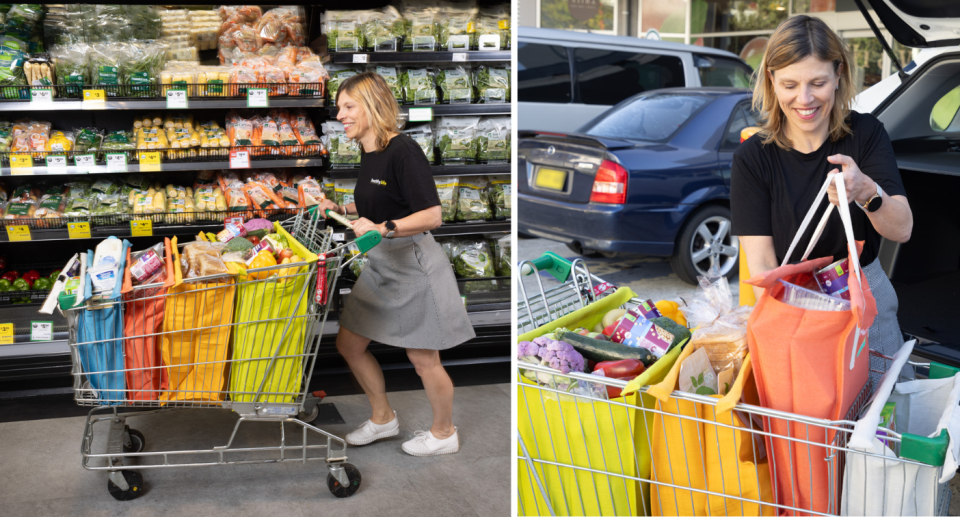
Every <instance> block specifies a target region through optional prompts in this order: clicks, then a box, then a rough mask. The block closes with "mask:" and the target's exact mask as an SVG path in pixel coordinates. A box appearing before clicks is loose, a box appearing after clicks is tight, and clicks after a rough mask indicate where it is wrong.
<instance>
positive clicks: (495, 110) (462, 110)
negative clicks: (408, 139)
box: [326, 102, 510, 118]
mask: <svg viewBox="0 0 960 517" xmlns="http://www.w3.org/2000/svg"><path fill="white" fill-rule="evenodd" d="M410 108H432V109H433V116H434V118H436V117H450V116H471V115H472V116H480V115H484V116H486V115H503V116H510V103H509V102H499V103H490V104H425V105H421V106H414V105H403V106H400V113H401V116H402V117H408V116H409V112H410ZM326 110H327V114H328V115H329V116H330V117H331V118H335V117H336V116H337V111H338V109H337V107H336V106H333V105H332V103H331V106H328V107H327V108H326Z"/></svg>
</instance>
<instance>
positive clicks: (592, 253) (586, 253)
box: [566, 242, 600, 258]
mask: <svg viewBox="0 0 960 517" xmlns="http://www.w3.org/2000/svg"><path fill="white" fill-rule="evenodd" d="M566 244H567V249H569V250H570V251H572V252H574V253H576V254H577V255H582V256H583V257H585V258H597V257H599V256H600V252H599V251H597V250H592V249H590V248H584V247H583V246H581V245H580V243H578V242H573V243H571V242H568V243H566Z"/></svg>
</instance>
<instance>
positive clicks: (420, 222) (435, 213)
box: [393, 206, 443, 237]
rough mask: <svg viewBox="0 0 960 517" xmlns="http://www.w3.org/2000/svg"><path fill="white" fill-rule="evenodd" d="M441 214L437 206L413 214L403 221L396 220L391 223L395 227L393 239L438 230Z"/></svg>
mask: <svg viewBox="0 0 960 517" xmlns="http://www.w3.org/2000/svg"><path fill="white" fill-rule="evenodd" d="M442 216H443V212H442V211H441V210H440V207H439V206H434V207H430V208H428V209H426V210H421V211H419V212H414V213H412V214H410V215H408V216H406V217H404V218H403V219H397V220H395V221H394V222H393V223H394V224H396V225H397V229H396V230H395V231H394V233H393V236H394V237H410V236H411V235H416V234H418V233H423V232H428V231H430V230H433V229H436V228H439V227H440V225H441V224H442V223H443V218H442Z"/></svg>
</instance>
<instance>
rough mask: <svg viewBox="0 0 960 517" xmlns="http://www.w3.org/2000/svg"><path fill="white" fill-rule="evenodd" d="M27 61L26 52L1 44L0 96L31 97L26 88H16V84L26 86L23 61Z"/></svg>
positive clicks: (6, 97) (10, 97) (5, 97)
mask: <svg viewBox="0 0 960 517" xmlns="http://www.w3.org/2000/svg"><path fill="white" fill-rule="evenodd" d="M25 61H26V57H25V56H24V53H23V52H21V51H19V50H15V49H11V48H7V47H6V46H0V96H2V97H3V98H4V99H21V100H26V99H27V98H29V96H28V90H27V89H26V88H16V86H25V85H26V84H27V78H26V76H25V75H24V73H23V63H24V62H25Z"/></svg>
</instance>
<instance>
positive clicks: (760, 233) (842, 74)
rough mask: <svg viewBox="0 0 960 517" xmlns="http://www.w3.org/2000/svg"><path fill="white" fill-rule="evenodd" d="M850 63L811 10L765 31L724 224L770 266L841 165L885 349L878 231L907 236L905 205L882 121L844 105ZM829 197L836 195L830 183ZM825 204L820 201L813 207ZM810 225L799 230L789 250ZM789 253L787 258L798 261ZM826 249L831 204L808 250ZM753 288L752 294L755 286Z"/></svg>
mask: <svg viewBox="0 0 960 517" xmlns="http://www.w3.org/2000/svg"><path fill="white" fill-rule="evenodd" d="M853 66H854V63H853V59H852V56H851V54H850V51H849V50H848V49H847V48H846V46H845V45H844V43H843V40H841V39H840V37H839V36H837V34H836V33H834V32H833V31H832V30H831V29H830V28H829V27H828V26H827V25H826V24H825V23H824V22H823V21H821V20H819V19H817V18H811V17H809V16H802V15H801V16H794V17H792V18H789V19H787V20H785V21H784V22H783V23H781V24H780V26H779V27H778V28H777V30H776V31H775V32H774V34H773V35H772V36H771V37H770V41H769V43H768V44H767V48H766V50H765V51H764V54H763V60H762V62H761V64H760V67H759V68H758V69H757V72H756V74H757V80H756V85H755V87H754V90H753V104H754V108H755V109H756V110H757V111H758V112H759V113H760V119H761V121H762V124H763V127H762V129H761V131H760V132H758V133H757V134H755V135H754V136H752V137H750V138H749V139H748V140H746V141H745V142H744V143H743V144H741V145H740V147H739V148H738V149H737V151H736V152H735V153H734V156H733V170H732V172H731V188H730V205H731V210H732V212H733V232H734V234H736V235H738V236H739V237H740V243H741V245H742V246H743V249H744V252H745V253H746V257H747V265H748V267H749V269H750V274H751V275H756V274H759V273H763V272H766V271H769V270H771V269H774V268H776V267H777V266H778V265H780V264H781V263H782V261H783V259H784V255H786V252H787V248H788V247H789V245H790V242H791V240H792V239H793V237H794V235H795V234H796V233H797V231H798V229H799V228H800V223H801V221H802V220H803V217H804V215H805V214H806V212H807V210H808V209H809V208H810V206H811V205H812V204H813V202H814V199H815V198H816V196H817V193H818V192H819V189H820V187H821V186H822V185H823V183H824V181H826V179H827V176H828V175H830V174H843V179H844V185H845V187H846V191H847V192H846V194H847V198H848V199H849V200H852V202H851V203H850V213H851V216H852V221H853V227H854V237H855V238H856V240H857V241H863V243H864V246H863V251H862V253H861V254H860V263H861V264H863V265H864V268H863V271H864V273H865V274H866V276H867V281H868V282H869V285H870V288H871V289H872V291H873V295H874V297H875V298H876V301H877V311H878V314H877V317H876V319H875V320H874V323H873V326H872V327H870V334H869V340H870V341H869V342H870V348H871V349H873V350H878V351H880V352H883V353H884V354H887V355H893V354H894V353H896V351H897V350H898V349H899V348H900V346H901V345H902V344H903V336H902V334H901V333H900V325H899V323H898V322H897V295H896V293H895V292H894V290H893V286H892V285H891V284H890V281H889V280H888V279H887V276H886V274H885V273H884V272H883V269H882V268H881V267H880V262H879V261H878V260H877V253H878V250H879V248H880V241H881V237H885V238H887V239H890V240H892V241H896V242H907V241H908V240H909V239H910V233H911V231H912V230H913V213H912V212H911V211H910V204H909V203H908V202H907V197H906V191H905V190H904V188H903V182H902V181H901V179H900V170H899V169H898V168H897V162H896V159H895V158H894V156H893V147H892V146H891V145H890V137H889V136H888V135H887V132H886V130H884V128H883V125H882V124H881V123H880V121H878V120H877V119H876V118H875V117H874V116H873V115H869V114H864V113H857V112H855V111H851V110H850V103H851V100H852V99H853V96H854V95H856V91H855V89H854V84H853V73H854V70H853ZM829 202H830V203H833V204H834V205H837V204H838V203H839V198H838V196H837V191H836V186H835V185H831V187H830V190H829ZM826 206H827V204H826V201H824V202H823V206H821V207H820V210H819V212H818V214H822V213H823V210H824V209H826ZM818 217H819V216H818ZM815 226H816V225H810V227H809V228H808V230H807V231H806V232H805V234H804V235H803V236H802V238H801V240H800V242H799V243H798V245H797V249H798V250H801V251H800V252H799V253H802V250H805V249H806V248H807V245H808V244H809V242H810V238H811V236H812V234H813V232H814V230H815ZM799 253H795V254H794V256H791V257H790V261H791V262H795V261H799V260H800V258H801V257H800V256H799ZM827 256H833V257H835V258H836V259H838V260H839V259H840V258H843V257H846V256H847V245H846V238H845V237H844V234H843V226H842V223H841V222H840V215H839V213H838V211H836V210H834V211H833V214H832V216H831V218H830V220H829V222H828V223H827V226H826V228H825V230H824V232H823V235H822V236H821V238H820V240H819V241H818V243H817V245H816V246H815V247H814V248H813V252H812V253H811V254H810V257H809V258H810V259H814V258H819V257H827ZM754 289H755V290H756V291H757V292H756V294H757V297H758V298H759V297H760V294H761V291H762V289H760V288H756V287H754ZM873 366H876V365H873ZM880 366H882V365H880ZM881 371H882V368H881Z"/></svg>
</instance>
